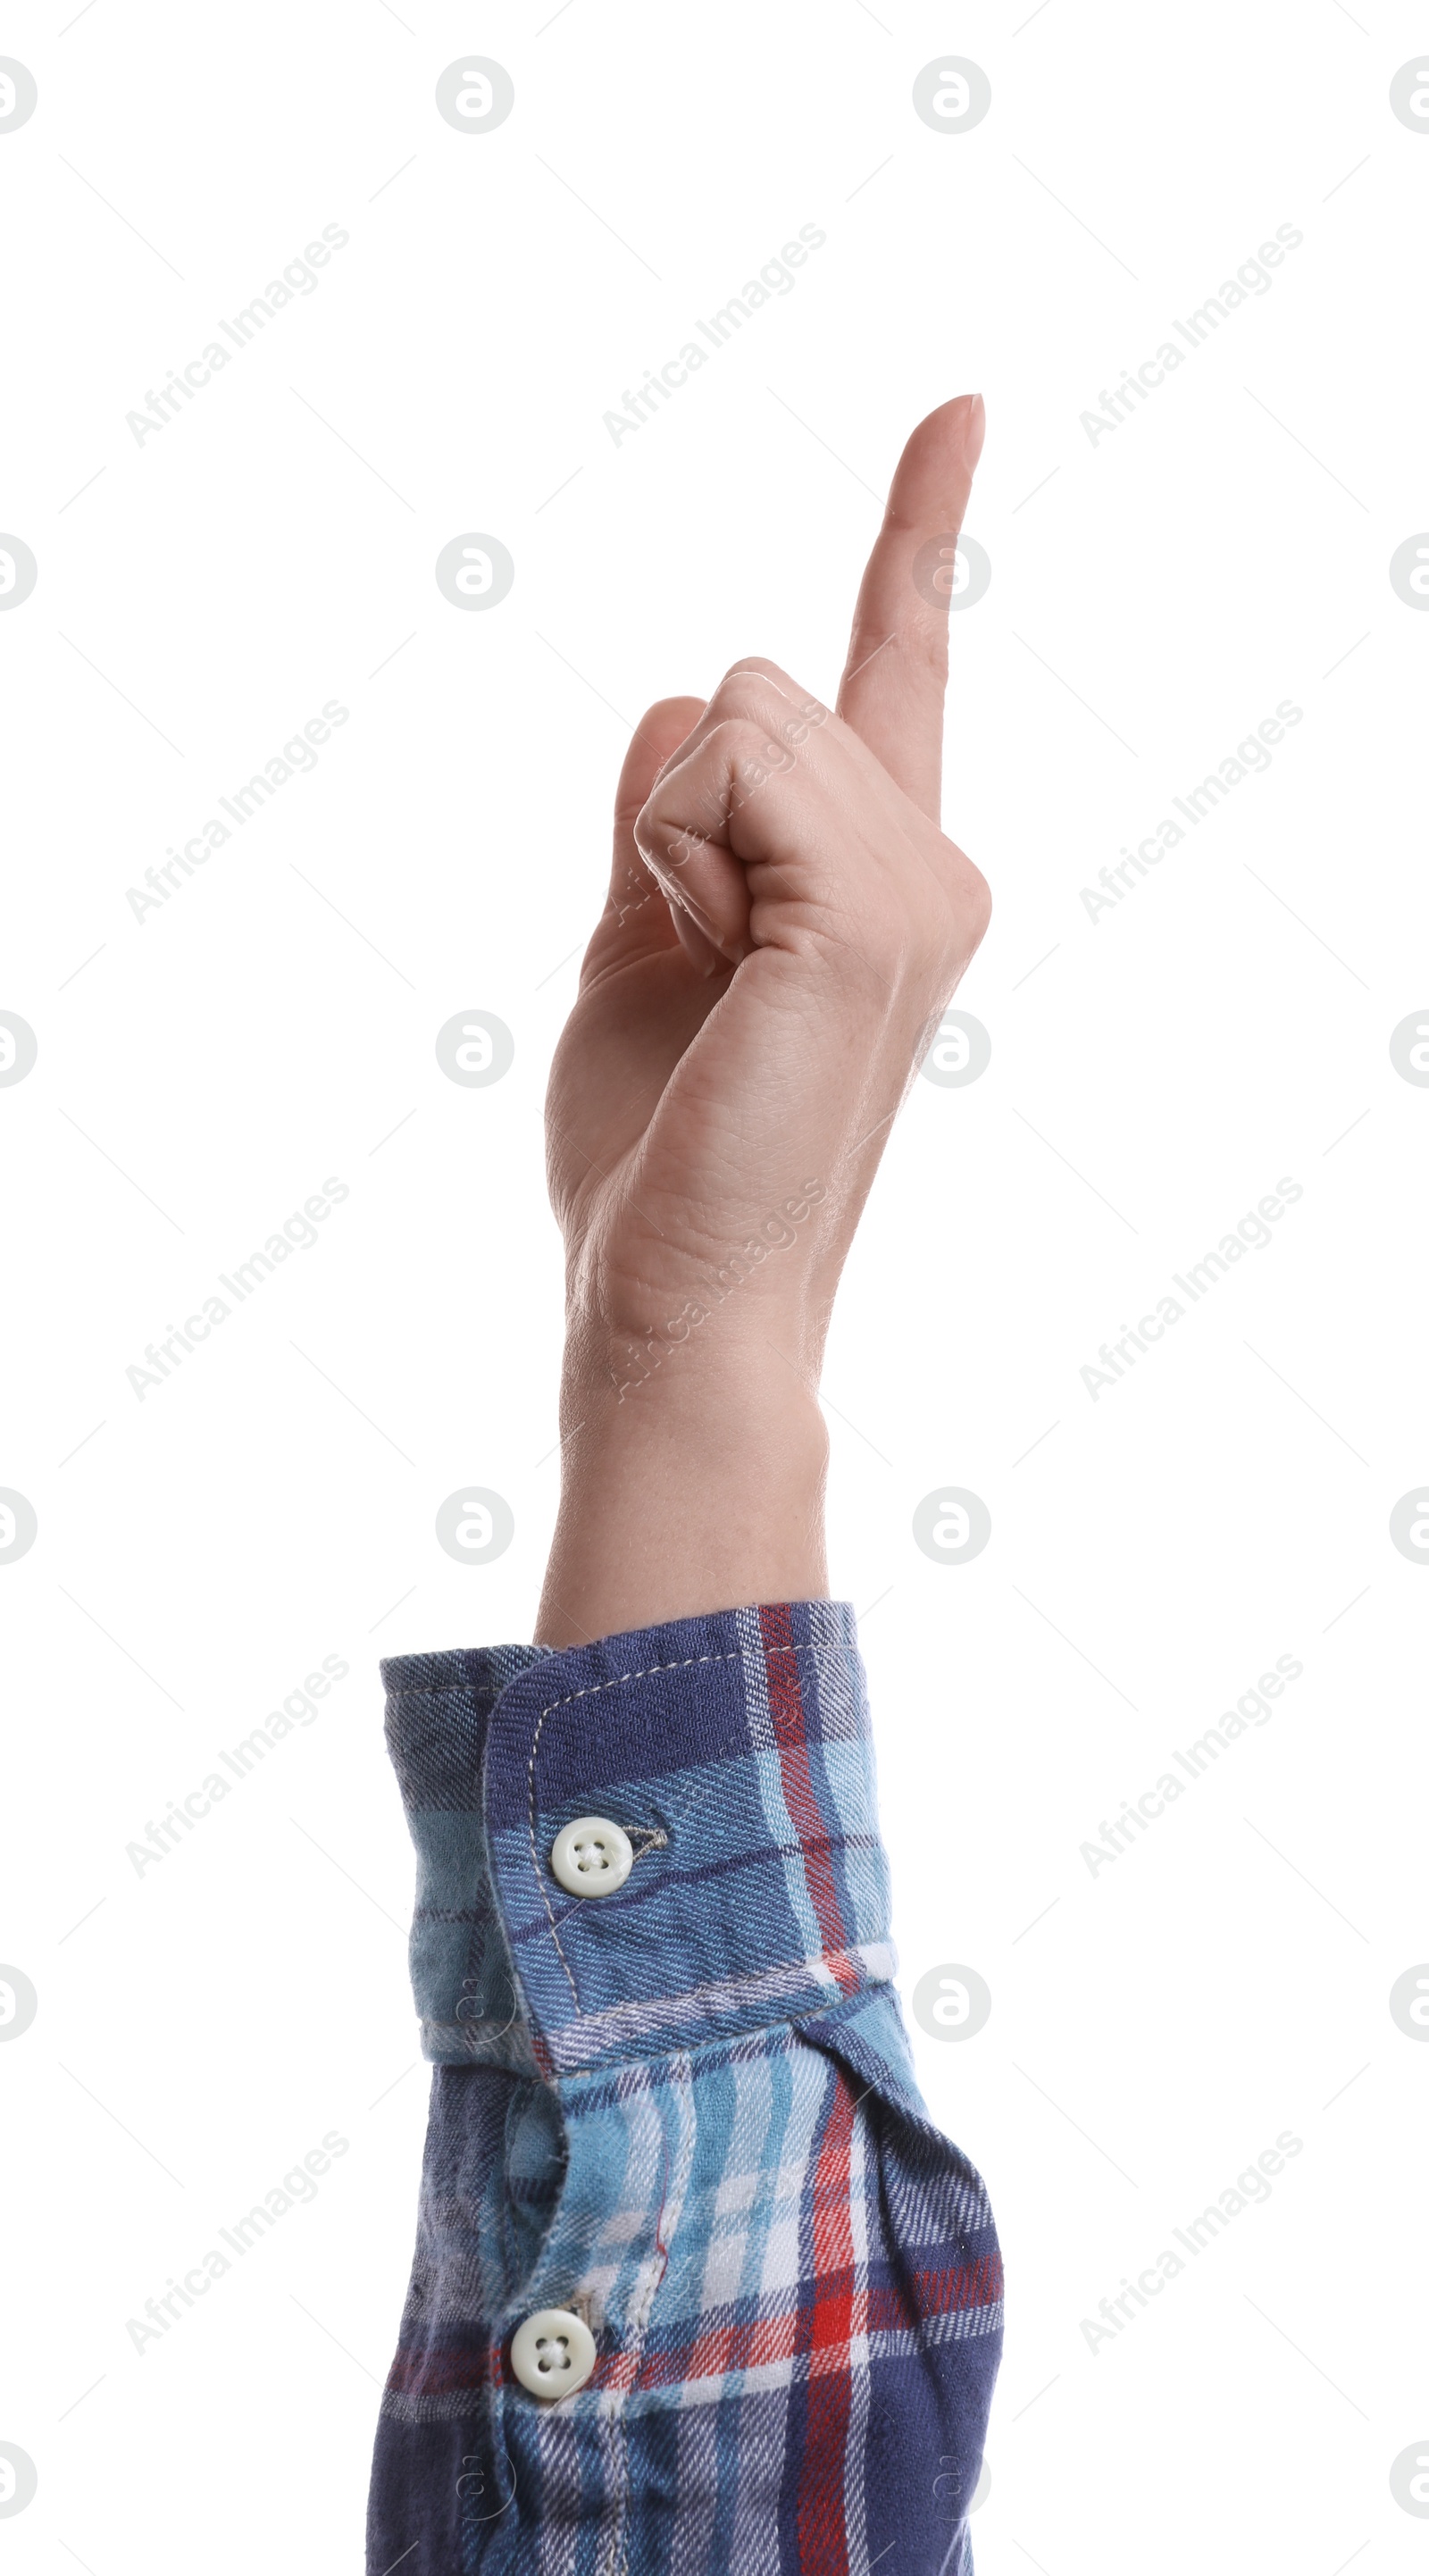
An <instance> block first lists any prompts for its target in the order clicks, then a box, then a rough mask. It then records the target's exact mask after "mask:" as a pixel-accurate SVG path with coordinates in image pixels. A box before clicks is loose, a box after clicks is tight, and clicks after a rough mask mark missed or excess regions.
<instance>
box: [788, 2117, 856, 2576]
mask: <svg viewBox="0 0 1429 2576" xmlns="http://www.w3.org/2000/svg"><path fill="white" fill-rule="evenodd" d="M853 2125H854V2101H853V2096H852V2094H851V2093H850V2091H849V2088H848V2086H847V2084H846V2083H845V2082H844V2081H843V2079H842V2077H841V2076H838V2075H836V2076H835V2082H834V2098H833V2103H832V2106H831V2108H830V2111H829V2118H828V2125H827V2127H826V2128H825V2131H824V2136H823V2141H822V2144H821V2146H820V2149H819V2161H818V2163H817V2165H816V2166H815V2169H814V2211H813V2223H814V2280H815V2296H814V2306H813V2314H812V2319H811V2333H810V2336H809V2347H808V2348H809V2353H810V2371H811V2377H810V2381H809V2394H808V2403H807V2405H806V2407H805V2410H804V2456H803V2458H802V2460H801V2461H800V2463H799V2491H798V2498H797V2518H798V2534H799V2567H800V2571H801V2576H848V2563H849V2561H848V2532H847V2527H846V2525H845V2521H844V2487H845V2479H846V2476H847V2468H848V2433H849V2414H850V2404H851V2397H852V2389H851V2384H850V2376H849V2345H850V2341H851V2339H852V2335H853V2331H854V2309H855V2306H856V2305H857V2299H856V2294H855V2291H854V2269H853V2218H852V2214H851V2210H850V2204H849V2164H850V2153H849V2151H850V2148H851V2145H852V2142H853ZM819 2353H823V2354H833V2353H839V2354H842V2356H843V2363H844V2366H843V2368H842V2369H841V2370H831V2371H822V2372H818V2373H817V2375H813V2374H814V2370H815V2365H814V2355H816V2354H819Z"/></svg>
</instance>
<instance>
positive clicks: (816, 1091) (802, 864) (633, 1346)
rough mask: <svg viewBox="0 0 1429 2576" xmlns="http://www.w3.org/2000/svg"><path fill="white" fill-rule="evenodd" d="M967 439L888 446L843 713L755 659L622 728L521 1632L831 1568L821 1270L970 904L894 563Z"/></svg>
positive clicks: (566, 1111)
mask: <svg viewBox="0 0 1429 2576" xmlns="http://www.w3.org/2000/svg"><path fill="white" fill-rule="evenodd" d="M982 439H983V407H982V399H981V396H979V395H963V396H960V397H959V398H958V399H957V400H956V401H954V402H949V403H945V404H943V405H942V407H941V408H940V409H939V410H937V411H935V412H932V413H930V414H929V416H928V418H927V419H926V420H924V421H922V422H920V424H919V426H918V428H917V429H915V430H914V432H913V435H912V437H911V438H910V439H909V441H908V444H907V446H906V447H905V449H904V451H903V455H902V457H901V459H900V461H899V464H898V468H897V471H896V473H895V475H894V478H893V483H892V487H891V490H890V493H889V499H888V507H887V512H886V514H885V517H884V522H883V526H882V529H881V531H880V534H879V537H878V540H877V542H876V544H875V546H874V549H873V553H872V555H871V556H870V558H869V562H868V567H867V570H866V571H865V574H864V577H863V584H862V587H861V589H860V591H859V595H858V602H857V606H856V608H855V610H854V618H853V632H852V636H851V640H850V644H849V651H848V658H847V663H846V666H845V670H844V676H843V680H842V682H841V684H840V688H839V694H838V702H837V707H836V709H829V708H827V707H825V706H823V705H822V704H821V703H820V701H819V700H818V699H817V698H816V697H815V696H814V695H813V694H812V692H810V691H808V690H805V689H803V688H801V687H800V686H799V684H798V683H797V682H796V681H795V680H793V679H791V677H790V676H789V674H788V672H787V671H784V670H781V669H780V667H779V665H778V664H777V663H776V662H771V661H765V660H763V659H760V658H758V657H754V656H751V657H750V658H749V659H747V660H745V661H741V662H738V663H736V664H735V665H734V667H733V668H732V669H731V670H729V671H727V672H726V674H725V676H724V678H723V679H722V680H721V682H720V684H719V686H718V688H717V689H716V690H715V692H714V694H713V696H712V697H711V698H710V699H709V700H708V702H707V703H706V702H704V701H702V700H700V699H698V698H662V699H660V700H659V701H658V702H657V703H656V704H655V705H654V706H653V707H651V708H650V710H649V711H648V713H647V714H646V716H645V717H644V719H643V721H642V722H641V724H640V725H639V726H638V727H637V729H636V733H635V736H634V739H633V741H632V742H631V745H630V749H629V751H628V753H627V754H626V758H625V764H624V767H623V769H622V771H621V775H620V783H619V787H618V789H617V791H616V803H615V850H614V862H613V866H612V870H611V880H610V892H609V897H608V900H607V903H606V907H605V911H604V913H603V914H602V916H601V920H600V922H599V924H598V926H597V928H596V931H595V934H594V936H593V938H592V940H591V942H590V946H589V948H588V949H587V951H586V955H585V960H584V963H583V965H582V968H581V979H580V990H579V994H578V996H577V999H576V1003H575V1007H574V1009H573V1010H572V1012H571V1015H570V1018H569V1020H568V1021H567V1023H566V1027H565V1030H564V1032H563V1034H562V1037H561V1040H560V1044H559V1046H558V1047H557V1050H556V1056H555V1061H554V1064H553V1067H552V1072H551V1082H550V1090H549V1094H548V1098H547V1166H548V1174H549V1181H550V1190H551V1199H552V1204H553V1206H554V1208H555V1212H556V1216H557V1219H558V1222H559V1224H560V1226H561V1230H562V1233H563V1235H564V1238H565V1246H566V1309H567V1322H566V1348H565V1361H564V1367H563V1372H562V1385H561V1433H562V1484H561V1508H560V1515H559V1519H558V1522H557V1526H556V1533H555V1539H554V1542H553V1545H552V1550H551V1557H550V1564H549V1567H548V1570H547V1576H546V1584H545V1590H544V1593H543V1596H542V1601H541V1609H540V1616H539V1620H538V1624H537V1628H536V1637H537V1641H538V1642H539V1643H543V1644H547V1645H553V1646H564V1645H571V1644H577V1643H584V1642H586V1641H587V1640H589V1639H591V1638H593V1637H598V1636H606V1635H609V1634H611V1633H613V1632H616V1631H619V1630H622V1629H627V1628H639V1627H647V1626H651V1625H654V1624H655V1623H656V1622H658V1621H660V1620H665V1619H672V1618H679V1617H687V1616H693V1615H695V1614H697V1613H699V1612H701V1611H709V1610H722V1609H728V1608H731V1607H734V1606H736V1605H738V1604H740V1603H743V1602H752V1601H771V1600H788V1599H808V1598H810V1597H813V1596H816V1595H821V1594H823V1593H825V1592H826V1591H827V1589H828V1577H827V1567H826V1563H825V1552H824V1531H823V1496H824V1479H825V1472H826V1465H827V1437H826V1434H825V1430H824V1424H823V1418H822V1415H821V1413H820V1410H819V1404H818V1392H817V1390H818V1383H819V1374H820V1369H821V1366H822V1360H823V1350H824V1342H825V1338H826V1335H827V1332H828V1324H829V1317H830V1314H831V1312H832V1308H833V1300H834V1295H835V1291H836V1289H837V1287H838V1281H839V1276H840V1273H841V1271H842V1268H843V1264H844V1260H845V1258H846V1256H847V1253H848V1248H849V1245H850V1243H851V1242H852V1240H853V1235H854V1230H855V1228H856V1226H857V1224H858V1220H859V1216H860V1214H861V1212H862V1209H863V1205H864V1201H865V1199H866V1197H867V1194H868V1190H869V1187H870V1185H871V1183H872V1180H873V1175H874V1172H875V1170H876V1169H877V1166H878V1160H879V1156H880V1154H881V1152H882V1149H883V1145H884V1143H885V1141H886V1139H887V1135H888V1131H889V1127H890V1125H891V1122H892V1120H893V1118H894V1116H895V1115H896V1113H897V1111H898V1108H899V1105H900V1103H901V1102H902V1100H903V1097H904V1095H905V1093H906V1091H907V1089H908V1085H909V1083H910V1081H911V1079H912V1077H913V1075H914V1073H915V1072H916V1070H917V1067H918V1065H919V1063H920V1062H921V1060H922V1057H923V1055H924V1053H925V1052H926V1050H927V1048H928V1046H929V1045H930V1044H931V1043H932V1040H933V1037H934V1035H935V1034H936V1031H937V1027H938V1023H939V1020H940V1018H941V1016H942V1013H943V1011H944V1010H945V1008H946V1006H947V1002H948V998H949V996H950V995H951V994H952V992H953V991H954V990H955V989H956V986H957V984H958V982H959V981H960V979H961V977H962V975H963V973H964V972H965V970H966V968H967V965H968V962H969V960H970V959H971V957H972V955H973V953H974V951H975V949H976V948H977V945H978V943H979V941H980V940H981V938H982V935H983V932H984V931H985V930H986V928H987V922H988V916H989V911H990V897H989V894H988V889H987V886H986V884H985V882H984V880H983V879H982V877H981V876H980V875H979V874H978V871H977V869H976V868H975V867H974V866H973V865H972V863H971V861H970V860H969V859H967V858H966V857H965V856H964V854H963V852H962V851H961V850H959V849H958V848H957V847H956V846H955V845H954V843H953V842H952V841H950V840H948V839H947V838H945V836H944V834H943V832H942V830H941V828H940V824H939V810H940V788H941V769H942V735H943V696H944V690H945V686H946V680H947V660H948V640H947V624H948V621H947V612H946V610H945V609H941V608H938V607H935V606H932V605H930V603H929V601H928V599H927V598H926V597H925V596H924V595H923V592H922V591H921V590H920V588H919V587H918V585H917V584H916V583H915V581H914V580H913V577H912V567H913V564H914V560H915V558H916V557H917V556H918V554H919V550H920V548H922V547H924V546H925V545H930V544H933V543H934V541H936V540H938V539H940V538H941V539H944V540H948V539H949V538H950V535H951V533H953V532H956V530H957V529H958V528H959V527H960V526H961V524H962V518H963V512H964V509H965V507H966V504H967V497H968V491H969V488H970V486H971V482H972V476H973V472H974V469H975V467H976V465H977V460H978V456H979V453H980V451H981V447H982ZM750 1247H753V1248H754V1249H752V1250H751V1249H750Z"/></svg>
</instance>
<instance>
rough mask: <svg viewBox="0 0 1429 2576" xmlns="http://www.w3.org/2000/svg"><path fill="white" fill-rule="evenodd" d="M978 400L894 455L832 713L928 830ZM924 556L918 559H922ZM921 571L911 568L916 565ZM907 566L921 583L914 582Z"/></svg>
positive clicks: (944, 415)
mask: <svg viewBox="0 0 1429 2576" xmlns="http://www.w3.org/2000/svg"><path fill="white" fill-rule="evenodd" d="M984 426H985V414H984V411H983V401H982V396H981V394H959V395H958V397H957V399H956V401H954V402H948V403H943V404H942V405H941V406H940V408H939V409H938V410H937V411H933V412H930V413H929V414H928V417H927V419H926V420H922V421H920V422H919V424H918V426H917V428H916V429H915V430H914V432H913V435H912V437H911V438H910V439H909V441H908V444H907V446H906V447H905V448H904V450H903V453H902V455H901V457H900V458H899V460H898V465H897V468H896V470H895V473H894V476H893V482H892V485H891V487H890V489H889V494H888V507H887V509H886V511H885V513H884V519H883V526H882V528H881V529H880V531H879V535H878V538H877V541H876V543H875V545H874V549H873V552H872V554H871V555H870V556H869V559H868V568H867V570H866V572H865V573H864V576H863V583H862V587H861V588H860V590H859V594H858V605H857V607H856V608H855V610H854V613H853V633H852V635H851V636H850V639H849V649H848V660H847V662H846V664H845V666H844V675H843V679H842V681H841V682H840V684H839V695H838V711H839V714H840V715H841V716H842V717H843V718H844V721H845V723H847V724H849V725H851V726H852V727H853V730H854V732H855V733H856V734H858V735H860V736H861V738H862V740H863V741H864V742H866V743H867V745H868V747H869V749H870V751H872V752H873V753H874V754H875V756H876V757H877V758H878V759H879V760H881V761H882V763H883V766H884V768H885V769H886V770H887V771H888V772H889V774H890V776H891V777H893V778H895V779H896V780H897V782H898V785H899V786H900V787H901V788H902V789H903V790H904V793H905V794H906V795H908V796H911V797H912V799H913V801H914V803H915V804H916V805H920V806H921V807H922V809H923V812H924V813H925V814H930V815H931V816H932V818H933V821H934V822H935V823H936V822H937V820H938V814H939V800H940V791H941V785H942V769H943V692H944V689H945V688H946V685H947V677H948V612H947V606H946V600H947V592H946V588H945V587H942V586H940V585H937V584H936V583H935V581H934V578H933V576H934V575H935V574H937V573H938V572H940V571H943V573H944V582H946V577H947V575H946V570H945V568H944V567H943V565H942V564H941V563H940V561H939V552H940V546H939V541H940V540H941V545H942V548H943V549H951V547H952V545H953V541H954V539H955V538H956V536H957V533H958V530H959V529H960V528H961V526H962V523H963V512H964V510H965V509H966V508H967V500H968V493H969V491H970V490H971V488H972V478H973V473H974V469H975V468H976V465H977V461H978V457H979V455H980V454H981V452H982V441H983V429H984ZM924 549H927V550H928V551H927V553H926V554H924ZM920 555H923V563H922V565H921V566H919V560H918V559H919V557H920ZM915 568H916V570H918V571H921V572H922V575H923V578H922V579H921V580H919V579H918V578H915Z"/></svg>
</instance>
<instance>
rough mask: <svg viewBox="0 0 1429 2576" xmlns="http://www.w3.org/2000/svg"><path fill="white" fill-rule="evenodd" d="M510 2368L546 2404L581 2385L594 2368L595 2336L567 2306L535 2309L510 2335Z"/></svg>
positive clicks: (583, 2320) (533, 2394) (581, 2386)
mask: <svg viewBox="0 0 1429 2576" xmlns="http://www.w3.org/2000/svg"><path fill="white" fill-rule="evenodd" d="M511 2367H512V2369H513V2370H514V2371H515V2373H516V2376H517V2378H518V2379H519V2380H520V2382H521V2385H522V2387H523V2388H529V2389H530V2391H531V2394H532V2396H533V2397H543V2398H544V2399H545V2400H546V2402H547V2403H548V2404H550V2403H552V2402H553V2401H554V2400H555V2399H556V2398H557V2397H569V2396H570V2395H571V2393H572V2391H573V2390H574V2389H577V2388H584V2386H585V2384H586V2381H587V2380H588V2379H589V2377H590V2375H591V2372H592V2371H593V2370H594V2368H595V2337H594V2335H593V2334H592V2333H591V2330H590V2328H589V2326H588V2325H587V2324H586V2322H585V2319H584V2318H583V2317H577V2316H573V2315H572V2314H571V2311H570V2309H569V2308H538V2309H537V2311H536V2314H535V2315H534V2317H528V2318H527V2319H526V2322H525V2324H524V2326H518V2327H517V2329H516V2332H515V2334H514V2335H513V2336H512V2338H511Z"/></svg>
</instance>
